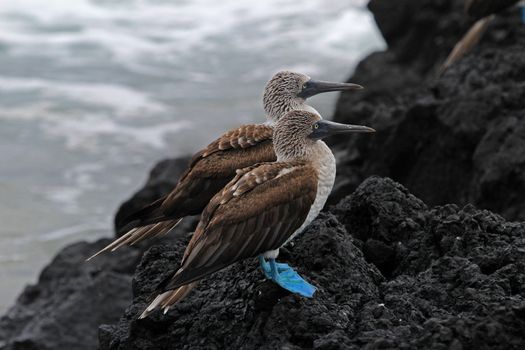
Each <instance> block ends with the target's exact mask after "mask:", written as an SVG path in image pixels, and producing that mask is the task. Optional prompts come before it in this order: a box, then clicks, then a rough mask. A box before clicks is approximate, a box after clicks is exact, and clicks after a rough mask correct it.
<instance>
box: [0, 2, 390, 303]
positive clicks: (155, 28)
mask: <svg viewBox="0 0 525 350" xmlns="http://www.w3.org/2000/svg"><path fill="white" fill-rule="evenodd" d="M365 3H366V0H354V1H349V0H347V1H334V0H302V1H298V0H265V1H258V2H256V1H241V0H221V1H217V0H171V1H168V0H156V1H154V0H149V1H146V0H16V1H7V0H6V1H0V222H1V225H0V279H1V280H2V281H3V282H2V283H1V287H0V312H3V311H5V310H6V308H7V307H8V306H9V305H10V304H12V303H13V301H14V298H15V296H16V295H17V294H18V293H19V292H20V291H21V289H22V288H23V286H24V285H25V284H27V283H31V282H34V281H35V280H36V277H37V276H38V272H39V270H40V268H41V267H42V266H43V264H44V263H47V262H48V261H49V260H50V259H51V257H52V256H53V254H54V253H56V252H57V251H58V250H59V249H60V248H61V247H63V246H64V245H66V244H68V243H71V242H73V241H78V240H89V241H93V240H95V239H97V238H99V237H102V236H108V235H109V234H111V229H112V218H113V215H114V212H115V210H116V208H117V207H118V205H119V203H120V202H122V201H123V200H124V199H126V198H127V197H128V196H129V195H131V194H132V193H133V191H135V190H136V189H137V188H139V187H140V185H141V184H142V183H143V181H144V180H145V179H146V177H147V174H148V171H149V169H150V168H151V166H152V165H153V164H154V163H155V162H156V161H158V160H159V159H162V158H165V157H173V156H178V155H183V154H187V153H190V152H194V151H195V150H197V149H198V148H200V147H202V146H204V145H206V144H207V143H208V141H210V139H211V138H212V137H213V136H216V135H218V134H219V133H220V132H222V131H223V130H226V129H228V128H230V127H233V126H235V125H238V124H240V123H250V122H257V121H262V120H263V116H264V113H263V110H262V106H261V94H262V89H263V87H264V84H265V82H266V81H267V80H268V79H269V78H270V77H271V75H272V74H273V73H274V72H276V71H278V70H280V69H291V70H297V71H300V72H304V73H306V74H309V75H310V76H312V77H315V78H318V79H323V80H334V81H337V80H341V79H344V78H345V77H347V76H348V75H349V74H350V73H351V72H352V70H353V68H354V67H355V65H356V64H357V62H358V61H359V60H360V59H361V58H362V57H363V56H365V55H367V54H368V53H369V52H371V51H374V50H378V49H382V48H384V42H383V40H382V38H381V36H380V34H379V32H378V30H377V28H376V26H375V23H374V21H373V18H372V16H371V15H370V14H369V13H368V11H367V10H366V8H365ZM336 97H337V95H336V94H331V95H325V96H320V97H315V98H313V99H312V100H311V103H312V105H314V106H315V107H316V109H318V110H319V111H320V112H321V113H322V114H324V115H326V116H330V114H331V113H332V108H333V103H334V101H335V98H336Z"/></svg>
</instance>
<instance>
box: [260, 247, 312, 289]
mask: <svg viewBox="0 0 525 350" xmlns="http://www.w3.org/2000/svg"><path fill="white" fill-rule="evenodd" d="M259 261H260V264H261V268H262V270H263V271H264V274H265V276H266V278H268V279H270V280H272V281H274V282H275V283H277V284H278V285H279V286H281V287H282V288H284V289H286V290H288V291H290V292H292V293H295V294H299V295H302V296H303V297H307V298H311V297H313V295H314V293H315V291H316V288H315V287H314V286H313V285H311V284H310V283H308V282H306V281H305V280H304V279H303V278H302V277H301V276H300V275H299V274H298V273H297V272H296V271H295V270H294V269H293V268H292V267H290V266H289V265H288V264H283V263H277V262H275V260H273V261H271V262H266V261H265V260H264V258H262V257H260V259H259ZM272 263H273V265H274V270H272Z"/></svg>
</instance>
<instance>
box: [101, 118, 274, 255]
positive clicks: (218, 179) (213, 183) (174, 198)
mask: <svg viewBox="0 0 525 350" xmlns="http://www.w3.org/2000/svg"><path fill="white" fill-rule="evenodd" d="M272 134H273V129H272V127H271V126H268V125H264V124H254V125H243V126H241V127H239V128H237V129H233V130H231V131H228V132H227V133H225V134H223V135H222V136H220V137H219V138H218V139H217V140H215V141H214V142H212V143H211V144H209V145H208V146H207V147H206V148H205V149H203V150H201V151H200V152H198V153H197V154H195V155H194V156H193V158H192V160H191V162H190V165H189V167H188V169H187V170H186V172H185V173H184V174H183V175H182V176H181V178H180V180H179V182H178V184H177V186H176V187H175V188H174V189H173V190H172V191H171V192H170V193H169V194H168V195H166V196H164V197H162V198H160V199H158V200H156V201H154V202H153V203H151V204H149V205H147V206H146V207H144V208H142V209H140V210H139V211H137V212H135V213H134V214H132V215H130V216H129V217H128V218H126V221H127V222H128V224H127V225H125V226H124V229H123V230H121V232H123V233H125V234H124V235H123V236H121V237H120V238H118V239H117V240H115V241H114V242H113V243H111V244H110V245H108V246H107V247H105V248H104V249H103V250H102V251H99V252H98V253H96V254H95V255H94V256H96V255H98V254H100V253H101V252H103V251H107V250H115V249H117V248H119V247H121V246H122V245H125V244H130V243H131V244H132V243H137V242H139V241H142V240H144V239H147V238H150V237H153V236H156V235H161V234H163V233H166V232H168V231H169V230H171V229H172V228H173V227H175V226H176V224H177V223H178V222H179V221H180V220H179V219H181V218H182V217H184V216H187V215H197V214H200V213H201V212H202V210H203V209H204V208H205V207H206V205H207V204H208V202H209V201H210V199H211V198H212V197H213V196H214V195H215V194H216V193H217V192H218V191H220V190H221V189H222V188H223V187H224V186H225V185H226V184H227V183H228V182H229V181H230V180H231V179H232V178H233V177H234V176H235V171H236V170H237V169H241V168H245V167H247V166H250V165H253V164H256V163H261V162H273V161H275V160H276V156H275V152H274V150H273V145H272ZM160 222H166V224H163V225H158V223H160ZM130 230H131V231H130ZM166 230H168V231H166ZM94 256H93V257H94Z"/></svg>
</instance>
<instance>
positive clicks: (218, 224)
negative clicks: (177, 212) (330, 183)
mask: <svg viewBox="0 0 525 350" xmlns="http://www.w3.org/2000/svg"><path fill="white" fill-rule="evenodd" d="M316 193H317V173H316V171H315V169H314V168H313V167H312V166H311V165H310V164H308V163H305V162H299V161H296V162H277V163H265V164H260V165H258V166H252V167H248V168H245V169H242V170H239V171H238V172H237V176H236V177H235V178H234V179H233V180H232V181H231V182H230V183H228V185H227V186H226V187H225V188H224V189H223V190H222V191H221V192H220V193H217V195H215V196H214V197H213V198H212V200H211V201H210V203H209V204H208V206H207V207H206V209H205V210H204V212H203V214H202V217H201V221H200V222H199V225H198V226H197V230H196V231H195V234H194V235H193V238H192V239H191V241H190V243H189V244H188V247H187V248H186V251H185V253H184V257H183V260H182V264H181V268H180V269H179V270H178V271H177V272H176V273H175V274H174V276H173V278H172V279H171V280H169V281H166V282H165V283H163V284H162V285H161V286H160V287H159V289H160V290H159V291H160V292H162V291H167V290H171V289H175V288H178V287H181V286H182V285H185V284H188V283H191V282H194V281H197V280H199V279H201V278H203V277H205V276H207V275H209V274H211V273H213V272H215V271H217V270H220V269H222V268H224V267H226V266H228V265H231V264H233V263H235V262H237V261H240V260H243V259H246V258H249V257H254V256H257V255H259V254H262V253H264V252H266V251H269V250H274V249H278V248H279V247H280V246H281V245H282V244H284V243H285V242H286V241H287V239H288V238H289V237H290V236H291V235H292V234H293V233H294V232H295V231H296V230H297V229H298V228H299V227H300V226H301V225H302V223H303V222H304V220H305V219H306V217H307V215H308V212H309V211H310V207H311V206H312V204H313V202H314V200H315V196H316Z"/></svg>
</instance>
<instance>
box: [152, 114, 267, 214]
mask: <svg viewBox="0 0 525 350" xmlns="http://www.w3.org/2000/svg"><path fill="white" fill-rule="evenodd" d="M272 134H273V129H272V127H270V126H268V125H262V124H259V125H257V124H255V125H243V126H241V127H239V128H237V129H234V130H231V131H229V132H227V133H225V134H224V135H222V136H221V137H220V138H218V139H217V140H215V141H214V142H212V143H211V144H210V145H208V147H206V148H205V149H204V150H202V151H200V152H199V153H197V154H196V155H195V156H194V157H193V159H192V161H191V164H190V167H189V168H188V170H187V171H186V172H185V173H184V174H183V175H182V177H181V179H180V180H179V183H178V184H177V186H176V187H175V189H174V190H173V191H171V193H169V194H168V195H167V196H166V199H165V200H164V201H163V202H162V204H161V209H162V212H163V213H164V215H165V216H166V217H170V218H172V217H175V216H178V217H182V216H186V215H195V214H199V213H201V212H202V210H203V209H204V207H205V206H206V205H207V204H208V202H209V201H210V199H211V198H212V197H213V196H214V195H215V194H216V193H217V192H218V191H219V190H220V189H221V188H223V187H224V186H225V185H226V184H227V183H228V182H229V181H230V180H231V179H232V178H233V177H234V176H235V171H236V170H237V169H242V168H245V167H247V166H250V165H253V164H256V163H261V162H273V161H275V160H276V156H275V152H274V150H273V145H272Z"/></svg>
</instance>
